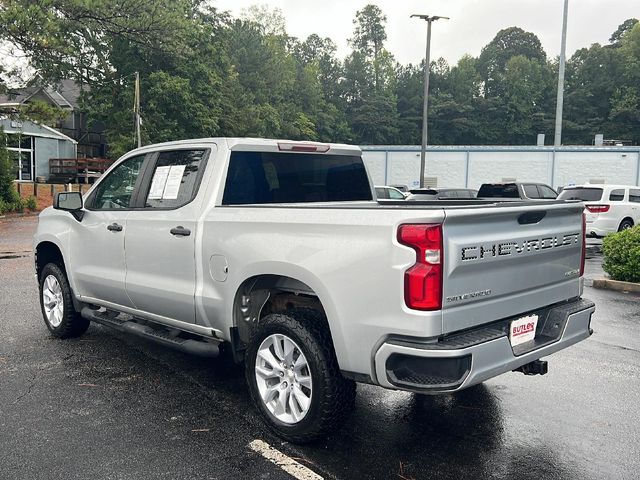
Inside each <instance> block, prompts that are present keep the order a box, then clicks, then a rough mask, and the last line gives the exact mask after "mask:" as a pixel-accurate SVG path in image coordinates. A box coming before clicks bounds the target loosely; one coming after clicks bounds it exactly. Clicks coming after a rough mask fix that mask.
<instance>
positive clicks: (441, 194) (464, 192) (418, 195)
mask: <svg viewBox="0 0 640 480" xmlns="http://www.w3.org/2000/svg"><path fill="white" fill-rule="evenodd" d="M477 193H478V191H477V190H472V189H471V188H416V189H413V190H411V191H410V195H409V196H408V197H407V200H410V201H416V200H444V199H447V200H455V199H460V198H463V199H467V200H468V199H471V198H476V194H477Z"/></svg>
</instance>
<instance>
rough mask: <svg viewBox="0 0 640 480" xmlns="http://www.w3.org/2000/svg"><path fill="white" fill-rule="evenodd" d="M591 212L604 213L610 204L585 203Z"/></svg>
mask: <svg viewBox="0 0 640 480" xmlns="http://www.w3.org/2000/svg"><path fill="white" fill-rule="evenodd" d="M585 207H587V210H589V211H590V212H591V213H604V212H608V211H609V207H610V205H585Z"/></svg>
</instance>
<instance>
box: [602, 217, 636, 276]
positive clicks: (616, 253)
mask: <svg viewBox="0 0 640 480" xmlns="http://www.w3.org/2000/svg"><path fill="white" fill-rule="evenodd" d="M602 253H603V255H604V260H603V262H602V268H603V269H604V271H605V272H607V273H608V274H609V275H610V276H611V278H612V279H614V280H620V281H622V282H640V225H637V226H635V227H633V228H630V229H628V230H623V231H622V232H618V233H612V234H611V235H607V236H606V237H605V239H604V240H603V242H602Z"/></svg>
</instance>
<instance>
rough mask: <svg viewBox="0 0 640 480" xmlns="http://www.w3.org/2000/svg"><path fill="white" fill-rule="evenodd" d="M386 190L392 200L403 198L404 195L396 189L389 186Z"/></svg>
mask: <svg viewBox="0 0 640 480" xmlns="http://www.w3.org/2000/svg"><path fill="white" fill-rule="evenodd" d="M387 192H388V193H389V198H390V199H392V200H404V195H403V194H402V193H400V192H399V191H398V190H395V189H393V188H389V189H387Z"/></svg>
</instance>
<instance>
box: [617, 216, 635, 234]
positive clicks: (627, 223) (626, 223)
mask: <svg viewBox="0 0 640 480" xmlns="http://www.w3.org/2000/svg"><path fill="white" fill-rule="evenodd" d="M630 228H633V220H631V219H629V218H625V219H624V220H622V222H620V226H619V227H618V231H619V232H621V231H622V230H628V229H630Z"/></svg>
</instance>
